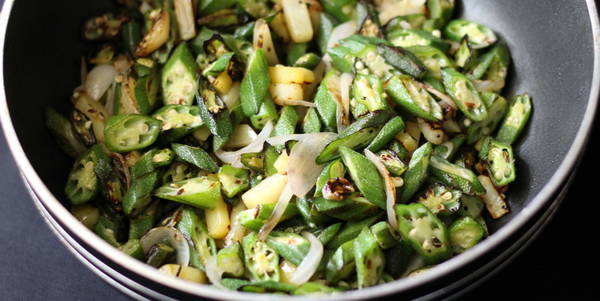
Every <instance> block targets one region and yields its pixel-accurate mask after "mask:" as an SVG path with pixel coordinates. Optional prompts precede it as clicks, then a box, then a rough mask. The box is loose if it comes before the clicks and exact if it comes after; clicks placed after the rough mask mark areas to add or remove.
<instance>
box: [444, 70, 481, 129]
mask: <svg viewBox="0 0 600 301" xmlns="http://www.w3.org/2000/svg"><path fill="white" fill-rule="evenodd" d="M442 79H443V82H444V87H445V88H446V92H448V95H450V96H451V97H452V99H453V100H454V102H455V103H456V105H457V106H458V108H459V109H460V110H461V111H462V112H463V113H464V114H465V116H467V117H468V118H469V119H471V120H473V121H483V120H485V119H486V118H487V117H488V110H487V108H486V106H485V104H484V103H483V100H482V99H481V96H480V95H479V92H477V89H475V86H474V85H473V82H471V80H470V79H469V78H468V77H466V76H465V75H463V74H462V73H460V72H458V71H456V70H455V69H450V68H446V69H443V70H442Z"/></svg>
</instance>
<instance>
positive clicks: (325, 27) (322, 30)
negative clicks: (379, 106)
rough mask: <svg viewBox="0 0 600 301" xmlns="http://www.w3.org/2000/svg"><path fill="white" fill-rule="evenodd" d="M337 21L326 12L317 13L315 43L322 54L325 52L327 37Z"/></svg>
mask: <svg viewBox="0 0 600 301" xmlns="http://www.w3.org/2000/svg"><path fill="white" fill-rule="evenodd" d="M337 24H338V21H337V20H336V19H335V18H334V17H332V16H331V15H330V14H328V13H326V12H321V13H320V14H319V26H318V28H317V44H318V47H319V50H320V51H321V54H322V55H325V54H326V53H327V49H328V45H327V44H328V43H329V37H330V36H331V33H332V32H333V29H334V28H335V27H336V26H337Z"/></svg>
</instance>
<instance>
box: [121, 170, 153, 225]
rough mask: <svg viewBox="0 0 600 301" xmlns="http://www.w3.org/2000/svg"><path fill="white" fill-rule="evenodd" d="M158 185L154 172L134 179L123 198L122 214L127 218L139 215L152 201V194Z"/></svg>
mask: <svg viewBox="0 0 600 301" xmlns="http://www.w3.org/2000/svg"><path fill="white" fill-rule="evenodd" d="M158 183H159V177H158V172H156V171H154V172H151V173H148V174H145V175H143V176H141V177H139V178H136V179H134V180H133V182H132V183H131V186H129V188H128V189H127V192H126V193H125V195H124V196H123V204H122V205H123V212H124V213H125V214H127V215H128V216H137V215H139V214H140V213H141V211H142V210H144V208H146V206H147V205H148V204H149V203H150V201H151V200H152V192H153V191H154V188H155V187H156V186H157V185H158Z"/></svg>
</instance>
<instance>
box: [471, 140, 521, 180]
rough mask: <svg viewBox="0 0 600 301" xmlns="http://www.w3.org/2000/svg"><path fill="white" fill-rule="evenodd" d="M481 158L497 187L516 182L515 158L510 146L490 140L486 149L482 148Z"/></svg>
mask: <svg viewBox="0 0 600 301" xmlns="http://www.w3.org/2000/svg"><path fill="white" fill-rule="evenodd" d="M480 157H481V159H482V160H484V162H486V165H487V170H488V173H489V175H490V179H492V182H493V183H494V185H495V186H497V187H502V186H506V185H508V184H509V183H512V182H513V181H514V180H515V178H516V172H515V158H514V155H513V151H512V147H511V146H510V145H509V144H506V143H502V142H499V141H497V140H494V139H490V141H489V142H487V143H486V145H485V147H483V146H482V148H481V152H480Z"/></svg>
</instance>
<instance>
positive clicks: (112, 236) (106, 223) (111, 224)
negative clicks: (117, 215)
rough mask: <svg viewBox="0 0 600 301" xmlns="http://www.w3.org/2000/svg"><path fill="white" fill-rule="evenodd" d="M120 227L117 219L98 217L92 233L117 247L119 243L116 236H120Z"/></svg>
mask: <svg viewBox="0 0 600 301" xmlns="http://www.w3.org/2000/svg"><path fill="white" fill-rule="evenodd" d="M120 227H121V225H120V221H119V220H118V219H114V218H109V217H108V216H105V215H100V216H99V217H98V222H96V224H95V225H94V232H95V233H96V234H98V236H100V238H102V239H103V240H104V241H106V242H107V243H109V244H110V245H112V246H113V247H119V245H120V243H119V239H118V236H119V234H120V233H119V232H120Z"/></svg>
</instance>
